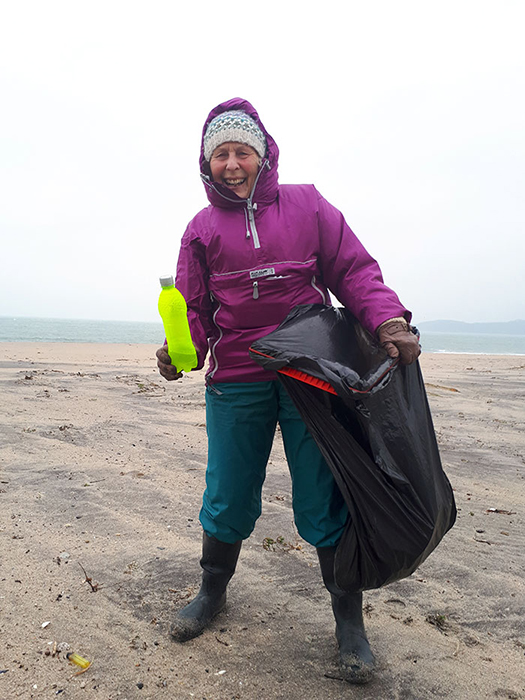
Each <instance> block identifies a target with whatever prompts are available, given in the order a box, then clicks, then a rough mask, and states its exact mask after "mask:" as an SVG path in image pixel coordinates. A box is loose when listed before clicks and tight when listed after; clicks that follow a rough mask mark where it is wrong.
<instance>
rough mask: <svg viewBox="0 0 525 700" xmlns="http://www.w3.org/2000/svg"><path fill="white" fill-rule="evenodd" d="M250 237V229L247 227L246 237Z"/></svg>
mask: <svg viewBox="0 0 525 700" xmlns="http://www.w3.org/2000/svg"><path fill="white" fill-rule="evenodd" d="M249 237H250V229H249V228H247V229H246V238H249Z"/></svg>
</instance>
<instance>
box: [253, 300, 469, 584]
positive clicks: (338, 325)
mask: <svg viewBox="0 0 525 700" xmlns="http://www.w3.org/2000/svg"><path fill="white" fill-rule="evenodd" d="M250 355H251V357H252V358H253V359H254V360H255V361H256V362H258V363H259V364H260V365H262V366H263V367H264V368H265V369H268V370H276V371H278V377H279V379H280V381H282V382H283V384H284V386H285V388H286V390H287V391H288V393H289V395H290V396H291V398H292V400H293V402H294V404H295V405H296V407H297V409H298V410H299V412H300V414H301V416H302V417H303V420H304V421H305V423H306V425H307V426H308V429H309V430H310V432H311V434H312V436H313V437H314V439H315V441H316V442H317V444H318V446H319V448H320V450H321V452H322V454H323V456H324V458H325V459H326V461H327V463H328V465H329V466H330V469H331V470H332V472H333V474H334V477H335V480H336V483H337V485H338V486H339V489H340V490H341V493H342V495H343V497H344V499H345V501H346V504H347V506H348V509H349V514H350V517H349V519H348V522H347V525H346V528H345V531H344V534H343V537H342V539H341V542H340V544H339V546H338V548H337V553H336V558H335V578H336V582H337V584H338V586H340V588H342V589H344V590H346V591H360V590H367V589H371V588H379V587H380V586H384V585H386V584H387V583H391V582H393V581H396V580H398V579H401V578H404V577H406V576H409V575H410V574H411V573H412V572H413V571H414V570H415V569H416V568H417V567H418V566H419V565H420V564H421V563H422V562H423V561H424V560H425V559H426V557H428V555H429V554H430V553H431V552H432V551H433V550H434V549H435V547H436V546H437V545H438V544H439V542H440V541H441V539H442V538H443V536H444V535H445V533H446V532H447V531H448V530H449V529H450V528H451V527H452V525H453V524H454V521H455V519H456V507H455V503H454V496H453V493H452V487H451V485H450V483H449V481H448V479H447V477H446V475H445V473H444V472H443V469H442V466H441V460H440V457H439V451H438V446H437V442H436V436H435V433H434V428H433V424H432V418H431V415H430V410H429V407H428V402H427V397H426V392H425V387H424V384H423V378H422V375H421V371H420V368H419V363H418V362H415V363H413V364H411V365H408V366H401V365H399V364H398V363H397V361H395V360H392V359H391V358H390V357H389V356H388V355H387V353H386V352H385V351H384V350H383V349H382V348H381V347H380V346H378V345H377V343H376V341H375V340H374V338H373V337H372V336H371V335H370V334H369V333H368V332H367V331H365V330H364V329H363V328H362V326H361V325H360V324H359V323H358V321H357V320H356V319H355V318H354V317H353V316H352V315H351V314H350V312H348V311H347V310H346V309H340V308H334V307H331V306H323V305H320V304H310V305H304V306H297V307H295V308H294V309H293V310H292V311H291V313H290V314H289V315H288V316H287V318H286V319H285V320H284V321H283V323H282V324H281V325H280V326H279V327H278V328H277V329H276V330H275V331H273V332H272V333H270V334H269V335H267V336H265V337H263V338H261V339H260V340H258V341H257V342H256V343H254V344H253V346H252V347H251V348H250ZM283 372H285V373H291V374H292V375H294V376H288V375H287V374H283Z"/></svg>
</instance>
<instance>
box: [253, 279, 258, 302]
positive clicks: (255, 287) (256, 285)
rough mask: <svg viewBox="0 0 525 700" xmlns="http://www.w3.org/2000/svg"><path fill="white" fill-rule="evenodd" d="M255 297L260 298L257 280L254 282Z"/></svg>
mask: <svg viewBox="0 0 525 700" xmlns="http://www.w3.org/2000/svg"><path fill="white" fill-rule="evenodd" d="M253 298H254V299H258V298H259V282H257V280H255V282H254V283H253Z"/></svg>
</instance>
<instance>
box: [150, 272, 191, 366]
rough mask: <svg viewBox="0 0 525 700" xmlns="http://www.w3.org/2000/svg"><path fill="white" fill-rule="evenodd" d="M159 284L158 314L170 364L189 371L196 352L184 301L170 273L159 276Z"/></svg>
mask: <svg viewBox="0 0 525 700" xmlns="http://www.w3.org/2000/svg"><path fill="white" fill-rule="evenodd" d="M160 286H161V287H162V290H161V292H160V296H159V314H160V316H161V318H162V322H163V324H164V333H165V334H166V340H167V341H168V355H169V356H170V359H171V364H172V365H174V367H176V368H177V369H178V370H179V371H180V370H184V372H189V371H190V370H191V369H193V368H194V367H196V366H197V353H196V352H195V347H194V345H193V342H192V340H191V333H190V326H189V323H188V307H187V306H186V301H185V299H184V297H183V296H182V294H181V293H180V292H179V290H178V289H176V288H175V286H174V283H173V277H172V276H171V275H170V276H167V277H161V278H160Z"/></svg>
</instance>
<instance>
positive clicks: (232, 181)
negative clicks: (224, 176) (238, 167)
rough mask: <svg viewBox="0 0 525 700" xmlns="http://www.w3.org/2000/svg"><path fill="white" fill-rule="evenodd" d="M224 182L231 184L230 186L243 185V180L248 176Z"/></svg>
mask: <svg viewBox="0 0 525 700" xmlns="http://www.w3.org/2000/svg"><path fill="white" fill-rule="evenodd" d="M224 182H225V183H226V184H227V185H229V186H230V187H236V186H237V185H242V184H243V182H246V178H245V177H244V178H239V179H237V180H224Z"/></svg>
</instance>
